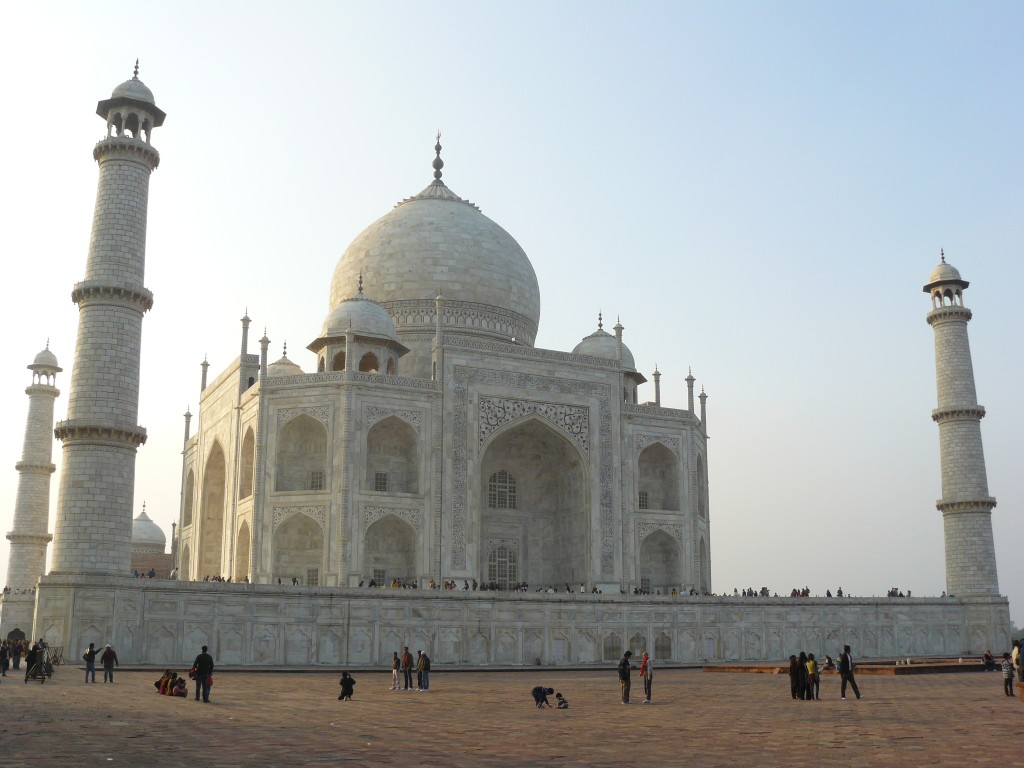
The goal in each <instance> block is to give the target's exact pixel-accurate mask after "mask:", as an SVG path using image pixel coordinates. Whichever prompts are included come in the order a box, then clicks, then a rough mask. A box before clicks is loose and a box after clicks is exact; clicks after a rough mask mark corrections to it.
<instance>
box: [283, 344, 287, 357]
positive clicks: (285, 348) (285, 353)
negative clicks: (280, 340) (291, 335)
mask: <svg viewBox="0 0 1024 768" xmlns="http://www.w3.org/2000/svg"><path fill="white" fill-rule="evenodd" d="M284 357H288V342H287V341H286V342H285V343H284Z"/></svg>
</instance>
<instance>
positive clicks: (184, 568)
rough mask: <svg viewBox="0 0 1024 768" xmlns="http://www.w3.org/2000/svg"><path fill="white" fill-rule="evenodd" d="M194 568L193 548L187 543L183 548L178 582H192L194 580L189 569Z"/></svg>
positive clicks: (179, 563)
mask: <svg viewBox="0 0 1024 768" xmlns="http://www.w3.org/2000/svg"><path fill="white" fill-rule="evenodd" d="M191 566H192V548H191V547H190V546H189V545H188V543H187V542H186V543H185V544H184V545H182V547H181V559H180V560H179V561H178V581H190V580H191V579H192V575H191V572H190V571H189V568H191Z"/></svg>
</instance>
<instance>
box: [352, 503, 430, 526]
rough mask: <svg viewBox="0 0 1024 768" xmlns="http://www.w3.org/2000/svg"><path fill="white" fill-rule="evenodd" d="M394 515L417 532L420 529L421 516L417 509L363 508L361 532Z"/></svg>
mask: <svg viewBox="0 0 1024 768" xmlns="http://www.w3.org/2000/svg"><path fill="white" fill-rule="evenodd" d="M388 515H394V516H395V517H400V518H401V519H402V520H405V521H406V522H408V523H409V524H410V525H411V526H412V527H413V528H415V529H416V530H417V531H419V529H420V525H421V522H422V518H423V515H422V513H421V512H420V510H418V509H400V508H398V507H364V508H363V530H364V531H365V530H366V529H367V528H369V527H370V526H371V525H373V524H374V523H375V522H377V521H378V520H380V519H381V518H382V517H386V516H388Z"/></svg>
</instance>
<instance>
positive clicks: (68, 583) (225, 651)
mask: <svg viewBox="0 0 1024 768" xmlns="http://www.w3.org/2000/svg"><path fill="white" fill-rule="evenodd" d="M499 594H500V596H499ZM33 636H36V637H39V636H42V637H45V638H46V639H47V641H48V642H50V643H51V644H53V645H63V646H66V647H67V648H69V649H70V650H71V651H72V652H73V653H72V654H71V655H70V656H69V658H77V656H75V655H74V653H77V651H78V649H79V648H85V647H87V646H88V644H89V643H90V642H93V643H96V644H97V645H105V644H107V643H110V644H111V645H113V646H114V648H115V649H116V651H117V654H118V658H119V659H120V661H121V662H122V663H127V664H152V665H154V666H161V667H164V666H172V665H175V666H184V665H185V664H187V663H190V662H191V661H192V659H194V658H195V656H196V654H197V653H198V652H199V649H200V647H201V646H203V645H207V646H209V648H210V653H212V654H213V657H214V659H215V660H216V662H217V663H218V664H221V665H226V664H230V665H242V666H281V665H293V666H317V665H324V666H349V667H358V666H371V665H386V664H388V663H389V662H390V659H391V654H392V652H393V651H396V650H397V651H400V650H401V648H402V646H406V645H407V646H409V648H410V649H411V650H424V651H427V652H428V653H429V654H430V656H431V659H432V661H433V663H434V664H442V665H444V664H459V665H471V666H486V665H498V664H500V665H507V664H511V665H516V664H523V665H532V664H534V663H535V660H537V659H539V660H540V662H541V663H542V664H545V665H558V664H588V663H602V664H603V663H614V662H615V661H617V660H618V659H619V657H620V656H621V654H622V652H623V650H625V649H626V648H631V649H633V650H634V652H638V651H642V650H644V649H645V648H646V649H647V650H649V651H651V652H652V655H654V657H655V658H658V659H660V660H662V661H676V662H699V661H705V660H722V661H724V660H729V661H733V660H737V661H740V660H742V661H760V660H778V659H783V658H785V657H787V656H788V655H789V654H790V653H798V652H799V651H801V650H805V651H808V652H813V653H816V654H819V655H821V656H823V655H824V654H826V653H829V654H832V655H835V654H836V653H837V652H838V651H839V650H840V649H841V648H842V646H843V645H844V644H849V645H850V646H852V648H853V652H854V654H855V655H856V656H857V657H859V658H867V657H877V656H885V657H892V656H899V657H903V656H923V655H950V656H961V655H964V656H966V655H979V654H981V653H982V652H984V651H985V650H986V649H987V648H992V649H996V650H1000V649H1003V648H1006V647H1008V646H1009V643H1010V639H1009V605H1008V603H1007V601H1006V598H1004V597H999V596H985V597H979V598H973V599H972V598H963V599H956V598H913V599H890V598H871V599H862V598H833V599H825V598H819V599H814V598H738V597H737V598H732V597H669V596H665V597H635V596H628V595H591V594H586V595H583V594H578V593H571V594H567V593H556V594H541V593H512V594H509V593H494V592H461V591H459V592H438V591H428V590H392V589H383V590H381V589H366V588H362V589H360V588H330V589H327V588H317V587H292V586H277V585H264V584H225V583H214V582H175V581H163V580H158V579H127V578H118V579H116V580H114V579H110V578H107V579H104V578H103V577H102V576H99V575H96V576H68V575H51V576H46V577H44V578H43V580H42V581H41V582H40V584H39V587H38V589H37V602H36V621H35V628H34V635H33Z"/></svg>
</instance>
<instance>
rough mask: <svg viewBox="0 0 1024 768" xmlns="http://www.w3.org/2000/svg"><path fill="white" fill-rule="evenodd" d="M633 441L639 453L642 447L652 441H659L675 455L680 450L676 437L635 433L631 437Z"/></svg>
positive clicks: (650, 443) (678, 453)
mask: <svg viewBox="0 0 1024 768" xmlns="http://www.w3.org/2000/svg"><path fill="white" fill-rule="evenodd" d="M633 442H634V443H635V444H636V451H637V453H640V452H641V451H642V450H643V449H644V448H646V447H647V446H649V445H652V444H653V443H661V444H662V445H664V446H665V447H666V448H670V449H671V450H672V451H673V452H674V453H675V455H676V456H677V457H678V456H679V455H680V453H681V452H682V448H681V447H680V443H679V438H678V437H666V436H664V435H636V436H634V437H633Z"/></svg>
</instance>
